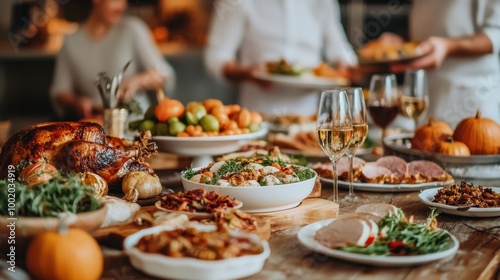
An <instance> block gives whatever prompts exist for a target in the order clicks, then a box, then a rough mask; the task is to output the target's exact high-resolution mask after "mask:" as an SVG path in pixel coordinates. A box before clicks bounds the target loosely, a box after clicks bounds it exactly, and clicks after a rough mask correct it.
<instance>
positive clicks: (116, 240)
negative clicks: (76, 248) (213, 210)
mask: <svg viewBox="0 0 500 280" xmlns="http://www.w3.org/2000/svg"><path fill="white" fill-rule="evenodd" d="M142 209H143V210H146V211H148V212H150V213H153V212H155V211H157V209H156V207H154V206H145V207H142ZM254 218H255V220H256V222H257V230H256V231H255V232H253V233H255V234H257V235H258V236H259V237H260V238H261V239H263V240H267V239H269V237H270V236H271V219H270V218H268V217H263V216H254ZM148 227H149V226H148V225H142V226H139V225H137V224H135V223H130V224H126V225H120V226H112V227H106V228H101V229H98V230H97V231H95V232H94V233H93V234H92V235H93V236H94V238H95V239H96V240H97V241H98V242H99V243H100V244H102V245H106V246H108V247H111V248H115V249H120V250H121V249H122V246H123V241H124V240H125V238H127V237H128V236H130V235H132V234H134V233H136V232H138V231H139V230H141V229H145V228H148Z"/></svg>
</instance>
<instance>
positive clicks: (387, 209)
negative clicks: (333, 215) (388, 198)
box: [354, 203, 398, 217]
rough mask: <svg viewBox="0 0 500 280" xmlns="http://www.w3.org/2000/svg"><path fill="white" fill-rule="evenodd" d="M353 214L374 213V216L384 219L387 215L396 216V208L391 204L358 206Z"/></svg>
mask: <svg viewBox="0 0 500 280" xmlns="http://www.w3.org/2000/svg"><path fill="white" fill-rule="evenodd" d="M354 212H355V213H359V212H370V213H374V214H375V215H378V216H381V217H385V216H387V215H389V214H392V215H396V214H397V213H398V208H397V207H396V206H394V205H392V204H387V203H368V204H363V205H361V206H359V207H358V208H357V209H356V211H354Z"/></svg>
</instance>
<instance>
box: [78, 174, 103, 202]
mask: <svg viewBox="0 0 500 280" xmlns="http://www.w3.org/2000/svg"><path fill="white" fill-rule="evenodd" d="M79 176H80V179H81V180H82V185H84V186H89V187H92V188H94V196H95V197H103V196H105V195H107V194H108V191H109V188H108V183H107V182H106V180H104V178H102V177H101V176H99V175H97V174H95V173H93V172H83V173H79Z"/></svg>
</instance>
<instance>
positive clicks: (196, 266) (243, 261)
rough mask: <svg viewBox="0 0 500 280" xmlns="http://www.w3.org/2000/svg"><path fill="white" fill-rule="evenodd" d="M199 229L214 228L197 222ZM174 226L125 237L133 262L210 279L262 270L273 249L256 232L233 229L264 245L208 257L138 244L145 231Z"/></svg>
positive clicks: (154, 271) (173, 275)
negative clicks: (166, 252)
mask: <svg viewBox="0 0 500 280" xmlns="http://www.w3.org/2000/svg"><path fill="white" fill-rule="evenodd" d="M195 227H196V229H198V230H199V231H212V230H215V229H216V227H215V226H212V225H196V226H195ZM173 229H175V227H173V226H157V227H152V228H148V229H144V230H141V231H139V232H137V233H135V234H133V235H131V236H129V237H127V238H126V239H125V241H124V243H123V244H124V250H125V253H126V254H127V255H128V256H129V257H130V262H131V263H132V266H134V267H135V268H136V269H138V270H140V271H142V272H144V273H146V274H149V275H152V276H156V277H160V278H169V279H185V280H191V279H193V280H194V279H196V280H197V279H206V280H211V279H214V280H223V279H235V278H243V277H247V276H250V275H252V274H255V273H257V272H259V271H260V270H262V267H263V266H264V263H265V261H266V259H267V258H268V257H269V255H270V253H271V250H270V249H269V244H268V243H267V241H265V240H264V241H263V240H260V238H259V237H258V236H257V235H255V234H250V233H243V232H237V231H232V232H231V235H234V236H241V237H247V238H250V239H251V240H252V241H254V242H255V243H257V244H261V245H262V248H263V249H264V250H263V252H262V253H260V254H258V255H246V256H242V257H237V258H230V259H224V260H216V261H205V260H199V259H195V258H172V257H167V256H164V255H160V254H150V253H144V252H142V251H140V250H139V249H137V248H135V245H136V244H137V242H138V241H139V240H140V239H141V238H142V237H143V236H145V235H148V234H154V233H159V232H161V231H165V230H173Z"/></svg>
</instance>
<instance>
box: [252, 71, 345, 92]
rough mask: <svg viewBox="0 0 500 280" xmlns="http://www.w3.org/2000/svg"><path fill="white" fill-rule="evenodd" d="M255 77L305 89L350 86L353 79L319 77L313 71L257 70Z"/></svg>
mask: <svg viewBox="0 0 500 280" xmlns="http://www.w3.org/2000/svg"><path fill="white" fill-rule="evenodd" d="M254 77H255V78H257V79H260V80H263V81H267V82H271V83H276V84H280V85H284V86H289V87H295V88H303V89H319V90H321V89H332V88H333V87H338V86H349V85H350V84H351V81H350V80H349V79H346V78H342V77H338V78H324V77H318V76H316V75H314V74H313V73H303V74H301V75H299V76H291V75H280V74H270V73H267V72H257V73H255V74H254Z"/></svg>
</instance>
